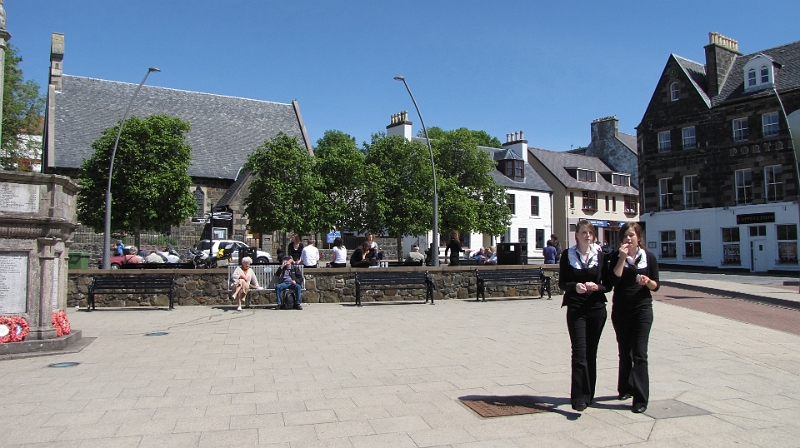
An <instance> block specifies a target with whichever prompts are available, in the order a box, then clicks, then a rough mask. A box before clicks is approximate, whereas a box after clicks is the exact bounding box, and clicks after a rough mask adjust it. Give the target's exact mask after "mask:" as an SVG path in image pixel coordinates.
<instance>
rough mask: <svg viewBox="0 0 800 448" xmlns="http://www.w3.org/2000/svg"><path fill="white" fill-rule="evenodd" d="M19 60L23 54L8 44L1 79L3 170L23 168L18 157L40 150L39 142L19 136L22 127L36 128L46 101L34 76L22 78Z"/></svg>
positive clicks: (32, 131) (22, 129) (28, 129)
mask: <svg viewBox="0 0 800 448" xmlns="http://www.w3.org/2000/svg"><path fill="white" fill-rule="evenodd" d="M20 62H22V58H21V57H20V56H19V53H18V52H17V49H16V48H15V47H14V46H13V45H8V48H7V49H6V65H5V71H4V79H3V132H2V136H0V139H2V146H1V147H0V153H2V157H0V165H2V167H3V169H6V170H15V169H24V166H21V165H20V164H19V163H18V158H19V157H25V156H37V155H40V154H41V143H39V142H36V143H35V145H34V144H32V143H31V142H29V141H24V140H23V139H22V138H20V137H21V134H22V132H23V131H25V132H27V133H29V134H33V133H34V131H39V129H38V128H39V120H40V119H41V117H42V114H43V113H44V103H45V100H44V98H43V97H42V96H41V95H39V85H38V84H36V82H34V81H33V80H28V81H25V80H24V77H23V75H22V70H20V69H19V63H20Z"/></svg>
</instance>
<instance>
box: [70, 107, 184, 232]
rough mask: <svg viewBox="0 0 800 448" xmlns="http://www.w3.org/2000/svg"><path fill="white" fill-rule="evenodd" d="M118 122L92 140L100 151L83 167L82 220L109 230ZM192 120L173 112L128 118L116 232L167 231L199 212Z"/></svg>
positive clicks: (116, 180)
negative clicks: (107, 201)
mask: <svg viewBox="0 0 800 448" xmlns="http://www.w3.org/2000/svg"><path fill="white" fill-rule="evenodd" d="M118 129H119V128H118V126H115V127H111V128H107V129H105V130H104V131H103V135H102V137H100V138H99V139H97V140H96V141H95V142H94V143H92V148H93V149H94V151H95V152H94V154H93V155H92V156H91V157H90V158H88V159H86V160H85V161H84V163H83V167H82V168H81V173H80V176H79V182H80V184H81V186H82V187H83V188H82V190H81V191H80V192H79V193H78V220H79V221H81V222H82V223H83V224H85V225H88V226H90V227H91V228H93V229H94V230H95V231H96V232H103V231H104V229H105V193H106V188H107V187H108V168H109V164H110V160H111V152H112V150H113V148H114V140H115V138H116V135H117V130H118ZM189 129H190V125H189V123H187V122H185V121H183V120H181V119H179V118H176V117H171V116H169V115H151V116H149V117H147V118H144V119H141V118H138V117H135V116H133V117H130V118H128V120H127V121H126V122H125V125H124V126H123V128H122V134H121V135H120V139H119V145H118V147H117V153H116V156H115V158H114V172H113V173H112V177H111V193H112V199H113V203H112V206H111V231H112V232H113V233H119V232H127V233H135V234H136V245H137V246H138V245H139V232H141V231H144V230H153V231H164V230H166V229H168V228H169V227H170V226H175V225H179V224H180V223H182V222H183V221H184V220H185V219H186V218H188V217H189V216H193V215H194V214H195V212H196V211H197V203H196V202H195V200H194V196H193V195H192V193H191V191H190V187H191V185H192V178H191V177H190V176H189V174H188V172H187V170H188V168H189V164H190V160H191V147H190V146H189V145H187V144H186V143H185V141H184V140H185V137H186V133H187V132H188V131H189Z"/></svg>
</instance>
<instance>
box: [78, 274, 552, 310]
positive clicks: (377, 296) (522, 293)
mask: <svg viewBox="0 0 800 448" xmlns="http://www.w3.org/2000/svg"><path fill="white" fill-rule="evenodd" d="M551 266H552V265H551ZM499 268H509V269H539V266H537V265H527V266H500V267H494V266H489V267H485V268H484V267H482V268H481V269H499ZM372 269H381V270H384V269H385V270H390V271H395V272H396V271H397V270H398V269H403V270H409V271H425V270H427V271H428V272H429V273H430V274H431V275H432V276H433V281H434V285H435V290H434V299H435V300H444V299H475V298H476V294H477V285H476V280H475V267H474V266H458V267H447V266H440V267H437V268H434V267H427V268H410V267H409V268H372ZM357 270H360V269H351V268H321V269H306V270H305V278H306V291H303V302H306V303H348V302H350V303H355V277H354V272H355V271H357ZM147 272H148V271H140V270H135V271H134V270H131V271H116V270H110V271H102V270H96V269H84V270H71V271H69V291H68V296H67V300H68V306H69V307H75V306H80V307H85V306H86V304H87V295H88V291H89V284H90V283H91V282H92V277H94V276H97V275H118V274H120V273H125V274H134V275H137V274H143V273H147ZM150 272H155V271H150ZM157 272H158V273H159V274H166V273H174V274H175V275H176V279H177V280H176V291H175V304H176V305H182V306H188V305H232V304H233V302H232V301H231V299H230V297H229V296H228V288H227V286H228V285H227V283H228V278H227V276H228V271H227V269H185V270H183V269H176V270H166V269H159V270H158V271H157ZM545 272H546V273H547V275H549V276H550V277H551V278H552V279H551V285H552V290H553V295H557V294H561V292H560V291H559V290H558V269H554V268H548V267H545ZM486 296H487V297H539V288H538V287H535V286H534V287H526V286H521V287H520V286H517V287H513V286H512V287H509V286H504V285H493V284H492V285H490V286H489V287H488V288H487V290H486ZM250 297H251V304H254V305H265V304H269V303H275V291H266V290H265V291H253V292H251V293H250ZM418 300H421V301H424V300H425V291H424V290H422V289H418V290H417V289H412V290H403V289H401V290H389V291H366V292H364V293H363V297H362V301H363V302H376V301H418ZM95 302H96V305H97V306H98V307H137V306H167V305H168V304H169V298H168V297H167V296H166V295H163V294H162V295H156V294H149V295H140V294H99V295H97V296H95Z"/></svg>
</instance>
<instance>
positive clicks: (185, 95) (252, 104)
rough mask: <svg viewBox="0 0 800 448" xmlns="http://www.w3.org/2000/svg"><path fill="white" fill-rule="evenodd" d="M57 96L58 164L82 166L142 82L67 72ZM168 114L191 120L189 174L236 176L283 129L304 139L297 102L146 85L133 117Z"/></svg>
mask: <svg viewBox="0 0 800 448" xmlns="http://www.w3.org/2000/svg"><path fill="white" fill-rule="evenodd" d="M62 81H63V88H62V90H60V91H57V92H56V96H55V156H54V159H55V160H54V166H55V167H56V168H80V167H81V165H82V163H83V160H84V159H85V158H87V157H90V156H91V154H92V153H93V150H92V148H91V144H92V142H94V141H95V140H97V139H98V138H99V137H100V135H101V133H102V131H103V129H105V128H109V127H111V126H114V125H116V123H117V122H118V121H119V120H120V119H121V118H122V114H123V113H124V112H125V108H126V107H127V106H128V103H129V102H130V99H131V97H132V96H133V93H134V91H135V89H136V86H137V84H130V83H123V82H116V81H107V80H103V79H95V78H86V77H79V76H71V75H64V76H63V78H62ZM153 114H168V115H172V116H176V117H178V118H181V119H182V120H184V121H187V122H189V123H190V124H191V126H192V128H191V130H190V131H189V132H188V133H187V135H186V142H187V143H188V144H189V145H190V146H191V147H192V164H191V166H190V167H189V175H190V176H192V177H203V178H211V179H225V180H233V179H235V178H236V173H237V172H238V171H239V168H241V167H242V165H243V164H244V163H245V161H246V160H247V155H248V154H250V152H252V151H253V150H254V149H255V148H256V147H258V146H259V145H260V144H262V143H264V141H266V140H268V139H270V138H272V137H273V136H275V135H276V134H277V133H278V131H283V132H285V133H286V134H288V135H291V136H294V137H297V138H298V140H299V142H300V144H301V145H303V146H307V145H306V143H305V141H304V140H303V137H302V130H301V128H300V124H299V123H300V121H299V118H298V116H297V114H296V113H295V108H294V106H293V105H292V104H285V103H276V102H270V101H259V100H252V99H247V98H237V97H231V96H222V95H214V94H209V93H201V92H189V91H185V90H176V89H168V88H164V87H154V86H148V85H144V86H142V89H141V90H140V91H139V94H138V96H137V97H136V100H135V102H134V103H133V106H132V107H131V111H130V114H129V115H136V116H139V117H146V116H149V115H153Z"/></svg>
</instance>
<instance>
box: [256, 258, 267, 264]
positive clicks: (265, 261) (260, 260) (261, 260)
mask: <svg viewBox="0 0 800 448" xmlns="http://www.w3.org/2000/svg"><path fill="white" fill-rule="evenodd" d="M256 263H258V264H267V263H269V258H267V257H258V258H257V259H256Z"/></svg>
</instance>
